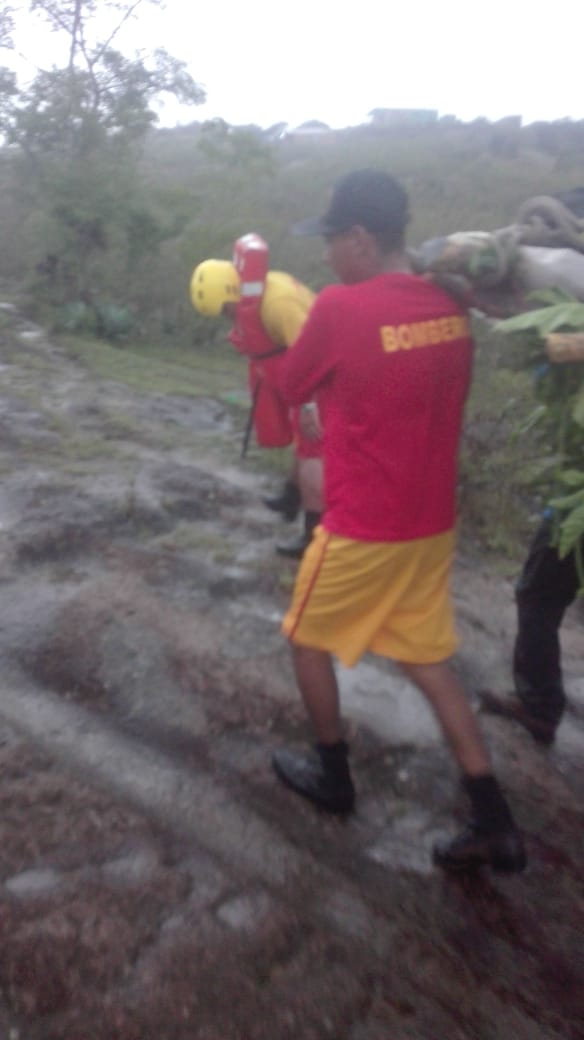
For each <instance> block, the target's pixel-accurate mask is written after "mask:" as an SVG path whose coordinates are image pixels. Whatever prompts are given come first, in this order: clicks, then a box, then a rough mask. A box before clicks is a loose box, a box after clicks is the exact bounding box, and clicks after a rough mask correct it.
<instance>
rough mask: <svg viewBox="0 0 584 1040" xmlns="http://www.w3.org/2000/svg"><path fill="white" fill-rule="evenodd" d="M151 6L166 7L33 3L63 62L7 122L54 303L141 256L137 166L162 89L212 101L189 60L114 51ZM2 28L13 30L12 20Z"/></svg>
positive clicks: (15, 103) (44, 75) (90, 288)
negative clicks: (136, 247) (137, 239)
mask: <svg viewBox="0 0 584 1040" xmlns="http://www.w3.org/2000/svg"><path fill="white" fill-rule="evenodd" d="M145 4H151V5H153V6H156V7H162V6H163V4H162V2H161V0H99V3H98V0H32V2H31V3H30V5H29V6H30V11H31V12H32V13H33V14H34V15H36V16H37V17H38V18H39V19H40V21H41V23H42V24H44V25H45V27H48V29H49V30H50V32H51V33H53V34H55V36H56V37H57V41H56V42H59V41H60V42H61V43H62V44H63V45H64V48H63V54H64V56H65V60H64V62H62V63H61V65H60V67H52V68H49V69H43V70H41V71H40V72H39V73H38V74H37V76H36V77H35V79H34V80H33V81H32V83H30V84H29V85H28V86H26V87H25V88H23V89H22V90H20V91H19V92H18V93H17V94H15V95H14V94H13V95H12V96H11V98H10V99H9V101H8V102H7V103H5V104H4V108H3V111H0V120H2V126H1V128H2V129H3V131H4V134H5V136H6V138H7V140H8V141H9V142H10V143H12V144H16V145H18V146H19V147H20V150H21V155H22V164H23V178H22V184H21V187H22V188H23V189H24V190H27V191H28V193H29V207H28V208H29V212H34V213H35V220H36V223H35V229H36V236H37V238H38V244H37V248H36V250H35V253H36V255H35V256H34V261H35V264H36V268H37V273H38V272H40V273H41V275H42V277H43V279H44V283H45V287H46V288H47V289H48V292H49V295H51V297H52V298H53V299H54V300H55V301H59V300H65V299H67V298H69V299H70V298H71V296H72V295H75V296H77V297H79V298H82V299H88V298H90V297H91V296H94V295H95V294H96V293H97V294H103V293H104V292H112V291H114V289H115V287H116V284H117V285H119V284H120V281H121V282H122V284H123V259H122V258H123V257H124V255H125V258H126V263H129V256H130V253H132V255H133V256H134V254H135V250H134V249H133V247H132V246H131V242H134V241H135V237H136V235H135V219H136V211H137V210H138V211H140V210H143V206H142V203H141V202H140V201H138V202H137V201H136V200H139V197H140V188H139V183H138V174H137V164H138V159H139V154H140V146H141V144H142V142H143V140H144V137H145V135H146V133H147V131H148V130H149V128H150V127H151V126H152V125H153V124H154V123H155V122H156V119H157V116H156V113H155V110H154V107H153V103H154V101H155V99H157V98H158V97H159V96H160V95H161V94H163V93H169V94H171V95H173V96H174V97H175V98H177V99H178V100H179V101H180V102H181V103H183V104H199V103H201V102H202V101H204V99H205V95H204V92H203V90H202V89H201V87H200V86H199V85H198V84H197V83H196V82H195V80H194V79H193V78H192V76H191V75H190V73H189V72H188V69H187V68H186V65H185V63H184V62H181V61H179V60H177V59H176V58H174V57H172V55H170V54H168V53H167V52H166V51H165V50H163V49H157V50H155V51H154V52H151V53H147V52H144V51H141V52H137V53H134V54H133V55H127V54H125V53H123V52H122V50H121V49H118V48H117V47H116V46H115V44H117V42H118V41H119V39H120V36H121V30H122V29H123V27H124V26H125V25H126V24H127V23H128V22H129V21H130V19H132V18H134V17H135V16H136V13H137V11H138V8H139V7H140V6H142V5H145ZM98 13H99V18H98V17H97V15H98ZM1 24H3V25H4V27H5V30H4V31H5V32H7V31H8V24H9V22H8V21H7V20H6V19H4V20H3V22H2V23H1ZM1 84H2V79H1V77H0V89H1ZM47 258H50V262H49V261H48V259H47ZM112 261H113V262H112ZM108 283H109V284H108ZM118 291H119V290H118Z"/></svg>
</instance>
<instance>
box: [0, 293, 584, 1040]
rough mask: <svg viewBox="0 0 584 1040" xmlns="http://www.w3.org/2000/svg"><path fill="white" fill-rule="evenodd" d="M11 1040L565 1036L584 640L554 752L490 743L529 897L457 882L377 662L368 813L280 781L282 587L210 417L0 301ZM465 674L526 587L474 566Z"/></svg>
mask: <svg viewBox="0 0 584 1040" xmlns="http://www.w3.org/2000/svg"><path fill="white" fill-rule="evenodd" d="M0 375H1V380H2V382H1V389H0V394H1V397H2V411H1V417H0V469H1V477H2V479H1V482H0V546H1V557H2V568H1V577H0V581H1V592H2V599H1V609H0V669H1V687H0V800H1V809H2V811H1V814H0V1038H1V1040H325V1038H326V1040H442V1038H448V1040H471V1038H472V1040H475V1038H476V1040H552V1038H557V1040H577V1038H581V1037H582V1036H583V1035H584V882H583V879H582V869H581V864H582V854H583V851H584V834H583V827H582V823H583V819H584V809H583V807H582V794H583V792H584V677H583V669H582V660H583V659H584V625H583V618H582V614H581V613H579V611H578V609H574V610H573V611H572V613H571V616H570V617H569V618H568V619H567V622H566V624H565V627H564V632H563V646H564V657H565V670H566V679H567V685H568V690H569V693H570V698H571V708H570V711H569V712H568V714H567V715H566V718H565V721H564V723H563V724H562V727H561V729H560V733H559V738H558V741H557V743H556V745H555V746H554V748H553V749H552V750H549V751H543V750H541V749H539V748H538V747H536V746H535V745H534V744H533V743H532V742H531V741H530V738H529V737H528V736H527V735H525V734H523V733H522V732H521V731H518V730H516V729H514V728H513V726H510V725H509V724H506V723H504V722H500V721H498V720H485V729H486V732H487V735H488V738H489V741H490V744H491V747H492V749H493V753H494V757H495V761H496V765H497V768H498V770H499V772H500V775H501V777H502V780H503V781H504V784H505V786H506V787H507V789H508V790H509V792H510V795H511V798H512V801H513V805H514V807H515V809H516V813H517V817H518V819H519V822H520V824H521V825H522V827H523V828H524V830H525V833H526V837H527V844H528V851H529V857H530V864H529V868H528V870H527V872H526V874H525V875H523V876H522V877H520V878H508V879H501V878H496V877H493V876H489V875H488V874H485V875H484V876H482V875H479V876H477V877H474V878H471V879H463V880H453V879H450V878H444V877H443V876H442V875H441V874H439V873H437V872H436V871H435V870H433V868H432V867H431V864H430V855H429V851H430V848H431V845H432V841H433V840H434V838H435V837H436V836H437V835H438V834H442V833H445V832H448V830H450V829H451V828H452V827H453V826H456V821H457V820H461V819H463V815H464V809H465V806H464V804H463V802H462V801H461V799H460V796H459V791H458V787H457V778H456V775H455V771H454V769H453V767H452V765H451V763H450V760H449V758H448V755H447V754H446V752H445V750H444V749H443V747H442V745H441V742H440V739H439V736H438V733H437V730H436V726H435V724H434V721H433V719H432V717H431V716H430V714H429V712H428V711H427V710H426V708H425V706H424V704H423V703H421V701H420V699H419V696H418V695H417V693H416V692H415V691H414V690H412V689H411V688H410V687H409V686H408V685H407V684H406V683H405V682H404V681H403V679H401V678H400V677H399V676H398V674H397V673H396V672H395V671H394V670H393V669H392V667H391V666H390V665H388V664H385V663H383V662H381V661H378V660H375V659H373V658H370V659H368V660H366V661H364V662H362V664H361V665H360V666H359V667H358V668H356V669H354V670H353V671H351V672H345V671H342V672H341V675H340V679H341V687H342V691H343V703H344V709H345V714H346V716H347V722H348V727H349V732H350V734H351V740H352V746H353V761H354V769H355V777H356V782H357V784H358V791H359V801H358V809H357V812H356V813H355V815H354V816H353V817H352V818H351V819H350V820H349V821H344V822H343V821H338V820H334V819H333V820H331V819H328V818H325V817H323V816H322V815H320V814H318V813H317V812H315V811H313V810H312V808H311V807H310V806H308V805H304V804H302V803H301V802H299V801H298V800H296V799H295V797H294V796H293V795H291V794H289V793H288V792H287V791H286V790H284V789H282V788H281V787H279V786H278V785H277V783H276V782H275V781H274V778H273V776H272V773H271V769H270V754H271V752H272V750H273V749H274V748H275V747H277V746H279V745H280V744H281V743H283V742H290V741H292V742H294V743H296V742H298V743H299V744H301V743H303V742H304V741H305V740H306V739H307V738H308V737H309V734H308V731H307V728H306V725H305V722H304V717H303V713H302V711H301V710H300V708H299V705H298V702H297V698H296V694H295V691H294V685H293V682H292V677H291V670H290V662H289V659H288V653H287V648H286V646H285V645H284V643H283V641H282V639H281V637H280V636H279V633H278V618H279V616H280V614H281V612H282V609H283V607H284V606H285V604H286V601H287V596H288V590H289V587H290V583H291V580H292V576H293V566H292V565H291V564H289V563H287V562H283V561H281V560H280V559H279V558H277V557H276V556H275V554H274V551H273V550H274V545H275V543H276V540H277V539H278V538H281V537H282V536H288V535H289V534H290V529H289V528H286V527H285V526H284V525H281V526H279V525H278V523H277V521H276V520H274V518H273V516H271V515H270V514H269V513H268V512H267V511H266V510H265V509H264V507H263V506H262V505H261V494H262V493H263V492H264V491H265V490H266V488H267V486H268V480H267V478H266V477H262V476H261V474H258V472H257V469H256V468H255V467H250V466H244V467H242V466H241V465H240V464H239V461H238V451H239V438H240V430H239V428H238V423H237V421H236V420H235V419H234V417H233V416H232V415H231V414H230V412H229V410H228V408H227V407H226V406H225V405H223V404H222V403H221V402H220V401H219V400H213V399H209V398H188V397H167V396H163V395H146V394H140V393H138V392H136V391H132V390H129V389H128V388H127V387H125V386H123V385H121V384H116V383H114V382H102V383H97V382H96V381H95V379H93V378H92V377H91V376H90V375H89V374H88V372H87V371H86V370H85V369H84V368H83V367H82V365H80V364H79V363H78V362H76V361H74V360H72V358H71V357H69V356H68V354H67V352H66V350H65V349H64V348H63V347H62V346H59V345H58V344H56V343H53V342H50V341H49V339H48V337H47V336H46V335H45V333H44V332H43V331H42V330H41V329H39V328H36V327H35V326H34V325H31V324H30V323H28V322H27V321H25V320H24V319H23V318H22V317H21V316H20V315H19V313H18V310H16V309H14V308H13V307H11V306H8V305H6V304H4V305H2V308H1V309H0ZM455 595H456V600H457V605H458V610H459V622H460V629H461V635H462V637H463V643H462V650H461V653H460V654H459V655H458V657H457V659H456V666H457V668H458V669H459V670H460V672H461V674H462V675H463V676H464V678H465V679H466V680H467V682H468V684H469V688H470V689H471V691H476V690H477V689H478V688H479V687H480V686H482V685H484V684H485V683H488V684H490V685H495V686H498V687H500V688H505V687H507V686H508V685H509V671H508V662H509V656H510V646H511V639H512V633H513V622H514V611H513V598H512V586H511V584H510V582H509V581H507V580H504V579H502V578H500V577H497V575H496V573H494V572H493V567H492V563H491V562H489V564H488V565H487V563H485V562H484V561H482V560H481V559H480V557H479V556H478V555H477V554H475V553H474V552H473V551H472V550H471V549H469V548H465V550H464V551H462V550H461V552H460V556H459V560H458V563H457V568H456V575H455Z"/></svg>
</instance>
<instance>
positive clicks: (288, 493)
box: [262, 480, 300, 521]
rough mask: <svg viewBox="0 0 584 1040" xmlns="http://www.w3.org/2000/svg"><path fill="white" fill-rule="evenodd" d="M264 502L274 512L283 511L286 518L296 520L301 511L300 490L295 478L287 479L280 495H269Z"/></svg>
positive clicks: (263, 499)
mask: <svg viewBox="0 0 584 1040" xmlns="http://www.w3.org/2000/svg"><path fill="white" fill-rule="evenodd" d="M262 502H263V503H264V505H265V506H267V507H268V509H271V510H272V512H274V513H281V514H282V516H283V517H284V519H285V520H288V521H292V520H295V519H296V517H297V516H298V513H299V512H300V491H299V490H298V485H297V484H295V483H294V481H293V480H287V481H286V483H285V484H284V488H283V490H282V492H281V494H279V495H271V496H270V495H268V496H267V497H266V498H262Z"/></svg>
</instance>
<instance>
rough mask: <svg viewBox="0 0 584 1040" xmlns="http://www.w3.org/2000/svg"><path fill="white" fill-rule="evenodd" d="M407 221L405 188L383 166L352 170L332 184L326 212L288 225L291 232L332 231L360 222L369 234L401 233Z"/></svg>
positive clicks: (347, 227)
mask: <svg viewBox="0 0 584 1040" xmlns="http://www.w3.org/2000/svg"><path fill="white" fill-rule="evenodd" d="M407 222H408V196H407V193H406V190H405V188H403V187H402V185H401V184H400V183H399V181H397V180H396V179H395V177H392V176H391V174H389V173H386V172H385V171H384V170H373V169H367V170H353V172H352V173H347V174H346V175H345V176H344V177H341V179H340V180H339V181H337V183H336V184H335V186H334V188H333V192H332V196H331V201H330V205H329V208H328V210H327V212H326V213H325V214H324V216H322V217H309V218H308V220H302V221H301V222H300V223H299V224H295V225H294V227H293V228H292V233H293V234H294V235H336V234H341V233H342V232H343V231H349V230H350V228H352V227H354V226H355V224H360V225H361V226H362V227H364V228H365V229H366V230H367V231H370V232H372V233H373V234H379V233H383V232H389V233H394V234H395V235H396V236H398V235H401V234H403V232H404V231H405V228H406V224H407Z"/></svg>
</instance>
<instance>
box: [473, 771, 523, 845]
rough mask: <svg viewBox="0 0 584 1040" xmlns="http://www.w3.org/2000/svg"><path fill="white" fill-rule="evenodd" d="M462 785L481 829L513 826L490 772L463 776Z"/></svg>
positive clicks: (495, 780) (508, 811) (493, 829)
mask: <svg viewBox="0 0 584 1040" xmlns="http://www.w3.org/2000/svg"><path fill="white" fill-rule="evenodd" d="M462 783H463V787H464V788H465V790H466V793H467V794H468V797H469V798H470V802H471V805H472V811H473V816H474V820H475V822H476V824H477V826H478V827H479V828H480V830H482V831H491V832H492V831H506V830H510V829H511V827H513V826H514V822H513V817H512V815H511V810H510V808H509V806H508V804H507V800H506V798H505V796H504V794H503V792H502V790H501V788H500V787H499V784H498V781H497V779H496V778H495V777H494V776H493V775H492V774H491V773H485V774H484V775H483V776H465V777H463V781H462Z"/></svg>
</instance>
